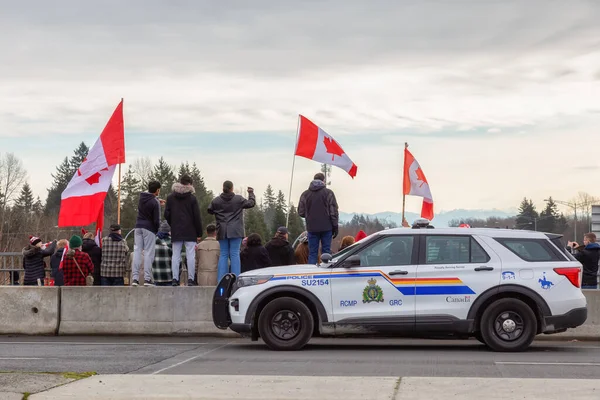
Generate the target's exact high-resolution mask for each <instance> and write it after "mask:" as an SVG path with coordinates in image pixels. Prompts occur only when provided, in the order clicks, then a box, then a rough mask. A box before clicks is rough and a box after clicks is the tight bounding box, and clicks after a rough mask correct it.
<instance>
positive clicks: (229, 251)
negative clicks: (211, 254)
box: [217, 238, 242, 282]
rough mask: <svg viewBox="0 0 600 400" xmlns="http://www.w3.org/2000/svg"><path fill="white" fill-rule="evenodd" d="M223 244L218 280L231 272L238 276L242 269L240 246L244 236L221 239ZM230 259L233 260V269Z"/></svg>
mask: <svg viewBox="0 0 600 400" xmlns="http://www.w3.org/2000/svg"><path fill="white" fill-rule="evenodd" d="M219 245H220V246H221V255H220V256H219V266H218V267H217V269H218V275H219V276H218V278H217V282H221V279H223V277H224V276H225V275H227V274H228V273H229V272H231V273H232V274H235V275H236V276H238V275H239V274H240V273H241V271H242V262H241V261H240V247H241V246H242V238H235V239H224V240H219ZM229 260H231V271H229Z"/></svg>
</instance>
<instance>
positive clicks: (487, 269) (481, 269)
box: [475, 267, 494, 272]
mask: <svg viewBox="0 0 600 400" xmlns="http://www.w3.org/2000/svg"><path fill="white" fill-rule="evenodd" d="M493 270H494V267H477V268H475V271H477V272H479V271H493Z"/></svg>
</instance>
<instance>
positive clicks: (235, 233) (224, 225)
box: [208, 193, 256, 240]
mask: <svg viewBox="0 0 600 400" xmlns="http://www.w3.org/2000/svg"><path fill="white" fill-rule="evenodd" d="M255 205H256V196H254V193H249V194H248V200H246V199H245V198H243V197H242V196H240V195H238V194H233V193H222V194H221V195H220V196H219V197H216V198H215V199H214V200H213V201H212V203H210V206H209V207H208V212H209V213H210V214H212V215H214V216H215V219H216V221H217V240H224V239H239V238H243V237H244V236H246V235H245V232H244V209H247V208H252V207H254V206H255Z"/></svg>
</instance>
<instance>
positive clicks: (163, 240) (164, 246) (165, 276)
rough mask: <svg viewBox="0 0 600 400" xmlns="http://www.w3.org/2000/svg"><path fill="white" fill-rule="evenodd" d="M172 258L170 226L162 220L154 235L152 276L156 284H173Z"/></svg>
mask: <svg viewBox="0 0 600 400" xmlns="http://www.w3.org/2000/svg"><path fill="white" fill-rule="evenodd" d="M172 259H173V247H172V245H171V227H170V226H169V223H168V222H167V221H163V222H162V223H161V224H160V228H159V229H158V234H157V235H156V247H155V251H154V263H153V264H152V276H153V277H154V284H155V285H156V286H171V285H172V284H173V270H172Z"/></svg>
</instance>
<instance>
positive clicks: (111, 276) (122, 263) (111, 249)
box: [94, 224, 129, 286]
mask: <svg viewBox="0 0 600 400" xmlns="http://www.w3.org/2000/svg"><path fill="white" fill-rule="evenodd" d="M128 256H129V247H128V246H127V243H126V242H125V240H124V239H123V236H122V232H121V225H118V224H114V225H111V226H110V234H109V235H108V236H107V237H105V238H104V239H102V266H101V269H100V275H101V278H100V280H101V284H102V286H125V279H124V276H125V270H126V269H127V258H128ZM94 283H95V282H94Z"/></svg>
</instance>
